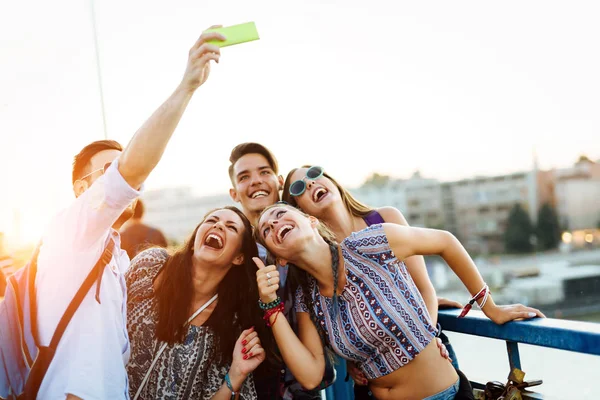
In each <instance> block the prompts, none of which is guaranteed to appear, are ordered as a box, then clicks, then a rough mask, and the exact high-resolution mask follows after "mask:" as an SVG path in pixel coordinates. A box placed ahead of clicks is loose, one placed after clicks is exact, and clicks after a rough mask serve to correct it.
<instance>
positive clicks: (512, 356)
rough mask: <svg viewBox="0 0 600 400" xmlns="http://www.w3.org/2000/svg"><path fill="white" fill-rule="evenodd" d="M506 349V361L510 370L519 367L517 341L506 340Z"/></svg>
mask: <svg viewBox="0 0 600 400" xmlns="http://www.w3.org/2000/svg"><path fill="white" fill-rule="evenodd" d="M506 351H507V352H508V362H509V363H510V370H511V372H512V370H513V369H515V368H518V369H521V357H520V356H519V343H518V342H512V341H510V340H507V341H506Z"/></svg>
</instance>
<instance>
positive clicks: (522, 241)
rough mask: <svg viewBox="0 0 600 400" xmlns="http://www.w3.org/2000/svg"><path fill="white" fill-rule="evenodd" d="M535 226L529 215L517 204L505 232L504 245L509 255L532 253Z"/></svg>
mask: <svg viewBox="0 0 600 400" xmlns="http://www.w3.org/2000/svg"><path fill="white" fill-rule="evenodd" d="M532 235H533V226H532V225H531V221H530V220H529V215H528V214H527V212H526V211H525V210H524V209H523V207H521V205H520V204H518V203H517V204H515V205H514V206H513V208H512V209H511V210H510V214H509V215H508V222H507V225H506V231H505V232H504V245H505V247H506V251H508V252H509V253H529V252H531V251H532V244H531V241H530V239H531V236H532Z"/></svg>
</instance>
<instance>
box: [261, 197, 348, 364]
mask: <svg viewBox="0 0 600 400" xmlns="http://www.w3.org/2000/svg"><path fill="white" fill-rule="evenodd" d="M275 207H286V208H289V209H291V210H293V211H296V212H297V213H299V214H300V215H303V216H304V217H306V218H308V214H306V213H305V212H304V211H302V210H300V209H298V208H297V207H294V206H292V205H289V204H283V202H278V203H276V204H273V205H270V206H268V207H267V208H265V209H264V210H263V211H262V212H261V214H260V216H259V217H258V220H259V221H260V218H262V216H263V215H264V214H265V213H266V212H267V211H269V210H270V209H272V208H275ZM317 230H318V232H319V234H320V235H321V237H322V238H323V240H325V242H326V243H327V244H328V245H329V247H330V250H333V249H332V248H333V247H335V249H336V252H337V246H338V244H337V242H336V241H335V235H334V234H333V232H332V231H331V230H330V229H329V227H328V226H327V225H325V224H323V223H320V224H319V225H318V226H317ZM254 234H255V238H256V241H257V242H258V243H260V244H261V245H262V246H264V247H265V249H267V251H268V252H269V258H270V259H271V260H275V257H274V256H276V254H272V253H271V251H270V250H269V249H268V248H267V244H266V243H265V240H264V238H263V237H262V235H261V234H260V229H259V227H257V229H256V230H255V232H254ZM333 257H334V255H333V251H332V264H333V263H334V262H335V261H334V259H333ZM338 266H339V260H338ZM338 269H339V268H334V270H333V276H334V288H337V283H336V282H337V280H338ZM314 279H315V278H314V277H313V276H312V275H310V274H309V273H308V272H306V271H305V270H303V269H302V268H300V267H298V266H297V265H295V264H293V263H290V262H288V285H290V290H291V291H292V293H293V294H294V295H295V294H296V292H297V291H298V288H300V290H302V294H303V296H304V301H305V302H306V303H305V304H306V308H308V315H309V316H310V319H311V321H313V323H314V325H315V327H316V328H317V332H318V333H319V337H320V338H321V343H322V345H323V348H324V349H326V350H327V352H326V354H327V356H328V357H329V361H333V360H334V358H335V357H334V353H333V350H332V348H331V346H330V344H329V343H328V342H327V335H326V332H325V329H324V328H323V326H322V325H321V324H320V323H319V321H318V318H317V315H316V313H315V301H314V299H313V297H312V293H311V292H310V288H311V280H312V281H314ZM294 297H295V296H294ZM335 298H336V293H335V291H334V296H333V299H334V300H335ZM294 301H295V299H294ZM336 303H337V302H336Z"/></svg>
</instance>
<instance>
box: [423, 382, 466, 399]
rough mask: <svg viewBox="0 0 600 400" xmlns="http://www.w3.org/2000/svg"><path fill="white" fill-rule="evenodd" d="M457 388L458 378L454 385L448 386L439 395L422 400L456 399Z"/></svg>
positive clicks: (458, 384)
mask: <svg viewBox="0 0 600 400" xmlns="http://www.w3.org/2000/svg"><path fill="white" fill-rule="evenodd" d="M459 386H460V377H459V378H458V379H457V380H456V382H455V383H454V385H452V386H450V387H449V388H448V389H444V390H442V391H441V392H439V393H436V394H434V395H432V396H429V397H426V398H424V399H423V400H454V397H456V394H457V393H458V387H459Z"/></svg>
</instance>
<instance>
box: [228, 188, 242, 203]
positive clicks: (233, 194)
mask: <svg viewBox="0 0 600 400" xmlns="http://www.w3.org/2000/svg"><path fill="white" fill-rule="evenodd" d="M229 197H231V200H233V201H235V202H236V203H239V202H240V196H238V192H237V190H235V189H234V188H231V189H229Z"/></svg>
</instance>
